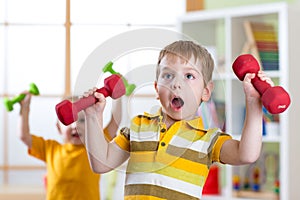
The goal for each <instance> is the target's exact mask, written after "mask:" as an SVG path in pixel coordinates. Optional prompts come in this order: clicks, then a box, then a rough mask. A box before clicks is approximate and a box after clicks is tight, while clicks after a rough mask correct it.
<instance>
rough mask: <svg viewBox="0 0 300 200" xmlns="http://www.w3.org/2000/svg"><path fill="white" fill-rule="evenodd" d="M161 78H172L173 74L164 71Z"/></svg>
mask: <svg viewBox="0 0 300 200" xmlns="http://www.w3.org/2000/svg"><path fill="white" fill-rule="evenodd" d="M163 78H164V79H168V80H169V79H172V78H173V75H172V74H169V73H165V74H164V75H163Z"/></svg>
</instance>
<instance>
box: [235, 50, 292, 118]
mask: <svg viewBox="0 0 300 200" xmlns="http://www.w3.org/2000/svg"><path fill="white" fill-rule="evenodd" d="M232 69H233V71H234V73H235V74H236V76H237V77H238V78H239V80H241V81H243V80H244V77H245V75H246V74H247V73H257V72H258V71H259V70H260V67H259V64H258V61H257V60H256V59H255V58H254V57H253V56H252V55H251V54H244V55H240V56H238V57H237V58H236V60H235V61H234V63H233V65H232ZM251 82H252V84H253V85H254V87H255V89H256V90H257V91H258V92H259V93H260V95H261V100H262V103H263V106H264V107H265V108H266V109H267V110H268V111H269V112H270V113H271V114H279V113H282V112H284V111H285V110H286V109H287V108H288V107H289V105H290V103H291V99H290V96H289V94H288V93H287V92H286V91H285V90H284V89H283V88H282V87H281V86H274V87H271V86H270V84H268V83H267V82H266V81H262V80H260V79H259V78H258V77H257V76H255V78H253V79H252V80H251Z"/></svg>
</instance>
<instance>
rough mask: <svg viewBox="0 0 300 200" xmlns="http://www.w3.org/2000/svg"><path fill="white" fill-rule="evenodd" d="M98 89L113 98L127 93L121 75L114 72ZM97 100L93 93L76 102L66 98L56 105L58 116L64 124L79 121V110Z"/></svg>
mask: <svg viewBox="0 0 300 200" xmlns="http://www.w3.org/2000/svg"><path fill="white" fill-rule="evenodd" d="M96 91H97V92H100V93H102V94H103V95H104V96H105V97H108V96H110V97H111V98H113V99H117V98H119V97H121V96H123V95H124V94H125V93H126V88H125V85H124V82H123V80H122V78H121V75H117V74H113V75H111V76H109V77H107V78H106V79H105V80H104V86H103V87H102V88H100V89H97V90H96ZM96 102H97V99H96V98H95V97H94V96H93V95H91V96H88V97H83V98H81V99H79V100H78V101H76V102H74V103H71V102H70V101H68V100H64V101H62V102H60V103H59V104H57V105H56V106H55V110H56V114H57V117H58V119H59V120H60V121H61V122H62V123H63V124H64V125H69V124H72V123H73V122H75V121H77V119H78V112H80V111H82V110H84V109H86V108H88V107H89V106H91V105H93V104H95V103H96Z"/></svg>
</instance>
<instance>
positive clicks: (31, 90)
mask: <svg viewBox="0 0 300 200" xmlns="http://www.w3.org/2000/svg"><path fill="white" fill-rule="evenodd" d="M28 91H29V93H31V94H33V95H39V94H40V92H39V89H38V87H37V86H36V85H35V84H34V83H30V84H29V90H28ZM25 97H26V94H19V95H18V96H16V97H14V98H12V99H8V98H4V99H3V103H4V106H5V108H6V110H7V111H12V110H13V109H14V108H13V106H14V104H15V103H18V102H21V101H22V100H23V99H24V98H25Z"/></svg>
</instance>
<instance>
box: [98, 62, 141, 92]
mask: <svg viewBox="0 0 300 200" xmlns="http://www.w3.org/2000/svg"><path fill="white" fill-rule="evenodd" d="M112 66H113V62H112V61H109V62H108V63H107V64H106V65H105V66H104V67H103V69H102V71H103V72H104V73H105V72H110V73H111V74H120V73H118V72H116V71H115V70H114V69H113V68H112ZM122 80H123V82H124V85H125V88H126V94H125V95H126V96H129V95H130V94H131V93H132V92H133V90H134V89H135V87H136V86H135V84H129V83H128V82H127V80H126V79H125V78H124V77H123V76H122Z"/></svg>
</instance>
